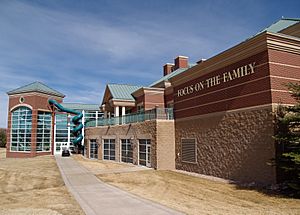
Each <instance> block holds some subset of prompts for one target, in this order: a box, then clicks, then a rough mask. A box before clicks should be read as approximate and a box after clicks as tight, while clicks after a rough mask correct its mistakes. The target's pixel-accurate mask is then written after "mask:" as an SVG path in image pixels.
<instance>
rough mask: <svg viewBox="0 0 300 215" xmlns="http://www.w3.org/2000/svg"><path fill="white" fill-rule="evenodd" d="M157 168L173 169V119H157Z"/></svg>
mask: <svg viewBox="0 0 300 215" xmlns="http://www.w3.org/2000/svg"><path fill="white" fill-rule="evenodd" d="M157 121H158V123H157V125H156V129H157V136H156V137H157V143H158V144H157V149H156V157H157V169H168V170H170V169H175V147H174V144H175V126H174V121H173V120H157Z"/></svg>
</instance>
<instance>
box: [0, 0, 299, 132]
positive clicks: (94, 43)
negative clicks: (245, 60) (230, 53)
mask: <svg viewBox="0 0 300 215" xmlns="http://www.w3.org/2000/svg"><path fill="white" fill-rule="evenodd" d="M299 8H300V1H288V0H287V1H263V0H257V1H255V0H254V1H249V0H247V1H243V0H241V1H200V0H185V1H183V0H98V1H92V0H89V1H87V0H82V1H80V0H78V1H76V0H72V1H71V0H69V1H64V0H49V1H47V0H40V1H25V0H24V1H14V0H0V127H6V122H7V101H8V96H7V95H6V92H7V91H9V90H12V89H14V88H17V87H20V86H22V85H25V84H28V83H31V82H33V81H41V82H43V83H45V84H47V85H49V86H50V87H52V88H54V89H56V90H58V91H60V92H62V93H64V94H65V95H67V97H66V98H65V102H83V103H100V102H101V99H102V95H103V91H104V88H105V85H106V83H131V84H137V85H148V84H150V83H151V82H153V81H155V80H156V79H158V78H160V77H161V76H162V66H163V65H164V64H165V63H168V62H173V59H174V58H175V57H176V56H178V55H186V56H189V57H190V62H192V63H194V62H196V61H197V60H199V59H201V58H209V57H211V56H214V55H216V54H218V53H219V52H221V51H224V50H226V49H227V48H229V47H231V46H233V45H235V44H238V43H239V42H241V41H243V40H245V39H246V38H248V37H250V36H251V35H254V34H255V33H257V32H258V31H260V30H262V29H263V28H265V27H267V26H269V25H270V24H272V23H274V22H276V21H277V20H278V19H280V18H281V17H282V16H284V17H299V15H300V14H299Z"/></svg>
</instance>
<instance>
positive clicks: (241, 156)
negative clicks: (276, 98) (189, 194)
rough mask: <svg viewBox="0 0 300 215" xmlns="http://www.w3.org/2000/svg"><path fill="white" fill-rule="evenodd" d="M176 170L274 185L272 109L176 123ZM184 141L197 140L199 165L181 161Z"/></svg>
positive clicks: (226, 113) (257, 109)
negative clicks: (187, 139)
mask: <svg viewBox="0 0 300 215" xmlns="http://www.w3.org/2000/svg"><path fill="white" fill-rule="evenodd" d="M175 134H176V138H175V139H176V169H180V170H185V171H189V172H196V173H201V174H205V175H212V176H216V177H221V178H226V179H231V180H234V181H239V182H256V183H258V184H272V183H275V182H276V171H275V168H274V167H272V166H270V165H268V164H267V163H268V162H270V159H272V158H274V156H275V143H274V139H273V138H272V136H273V135H274V127H273V114H272V106H271V105H270V106H268V107H257V108H252V109H250V108H249V109H244V110H239V111H237V110H236V111H230V112H221V113H214V114H208V115H206V116H198V118H195V117H194V119H192V118H191V119H188V120H176V121H175ZM181 138H195V139H196V142H197V162H196V163H195V164H193V163H185V162H183V161H182V158H181Z"/></svg>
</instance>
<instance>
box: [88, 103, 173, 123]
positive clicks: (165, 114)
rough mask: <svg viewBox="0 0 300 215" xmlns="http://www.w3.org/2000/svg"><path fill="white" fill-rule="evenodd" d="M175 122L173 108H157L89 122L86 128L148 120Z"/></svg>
mask: <svg viewBox="0 0 300 215" xmlns="http://www.w3.org/2000/svg"><path fill="white" fill-rule="evenodd" d="M155 119H162V120H173V119H174V115H173V108H155V109H151V110H147V111H142V112H138V113H134V114H127V115H124V116H119V117H111V118H100V119H98V120H97V122H96V120H93V121H89V122H87V123H86V124H85V127H98V126H108V125H122V124H130V123H136V122H144V121H147V120H155Z"/></svg>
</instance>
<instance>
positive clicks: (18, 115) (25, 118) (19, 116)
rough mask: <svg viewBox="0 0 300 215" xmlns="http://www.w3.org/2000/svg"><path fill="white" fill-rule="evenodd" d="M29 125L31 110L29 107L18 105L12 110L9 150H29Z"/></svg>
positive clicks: (30, 124) (30, 123) (30, 125)
mask: <svg viewBox="0 0 300 215" xmlns="http://www.w3.org/2000/svg"><path fill="white" fill-rule="evenodd" d="M31 127H32V111H31V110H30V109H29V108H27V107H19V108H17V109H15V110H14V111H13V112H12V124H11V148H10V150H11V151H31ZM25 137H26V138H25Z"/></svg>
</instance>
